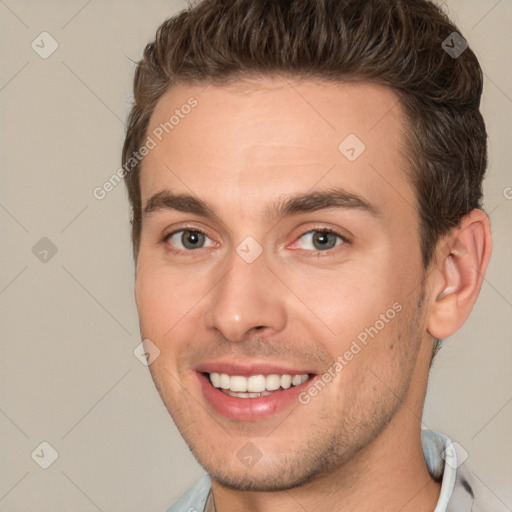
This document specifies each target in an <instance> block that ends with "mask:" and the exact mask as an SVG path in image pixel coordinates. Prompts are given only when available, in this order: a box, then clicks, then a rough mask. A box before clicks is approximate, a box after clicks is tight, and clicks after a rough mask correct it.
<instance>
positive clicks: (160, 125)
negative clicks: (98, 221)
mask: <svg viewBox="0 0 512 512" xmlns="http://www.w3.org/2000/svg"><path fill="white" fill-rule="evenodd" d="M403 131H404V117H403V113H402V109H401V107H400V104H399V100H398V98H397V96H396V95H395V94H394V93H393V92H392V91H391V90H390V89H388V88H385V87H381V86H377V85H372V84H366V83H326V82H321V81H300V82H299V81H291V80H287V79H284V78H283V79H271V78H262V79H259V80H257V81H253V82H251V83H242V82H239V83H235V84H234V85H227V86H213V85H193V86H191V85H185V84H183V85H177V86H175V87H173V88H171V89H170V90H169V91H168V92H167V93H166V94H165V95H164V96H162V98H161V99H160V100H159V102H158V103H157V106H156V108H155V110H154V112H153V115H152V117H151V120H150V124H149V127H148V131H147V135H148V136H149V137H150V138H151V139H152V140H153V141H154V143H155V145H154V148H153V149H151V150H150V151H149V153H148V154H147V156H146V157H145V158H144V160H143V163H142V170H141V192H142V204H143V206H144V204H145V203H146V202H147V201H148V199H149V198H150V197H151V196H152V195H154V194H156V193H158V192H160V191H162V190H170V191H172V192H173V193H175V194H192V195H197V196H199V197H201V198H203V199H205V200H206V201H207V202H208V203H209V204H213V205H217V206H218V208H219V209H226V213H228V212H227V210H228V209H231V210H233V209H237V214H239V215H242V216H243V215H251V212H252V214H253V213H254V212H255V211H256V210H259V209H260V208H261V209H263V208H264V207H265V204H264V203H265V201H266V199H269V200H271V199H273V198H274V196H275V197H277V196H278V195H280V194H283V193H284V194H286V193H290V194H292V193H303V192H305V191H310V190H314V189H315V187H319V188H337V187H343V188H344V189H345V190H347V191H349V192H354V193H357V194H360V195H363V196H365V197H367V198H368V199H369V200H370V201H371V202H373V203H376V204H386V203H388V204H389V206H390V208H391V209H392V210H394V212H395V214H397V213H402V214H403V215H407V214H409V215H410V214H411V212H407V209H410V208H411V205H412V204H414V203H415V199H414V196H415V194H414V191H413V189H412V186H411V183H410V179H409V178H408V175H407V170H406V169H407V164H406V159H405V157H404V154H405V152H406V147H405V144H404V136H403ZM397 202H401V203H405V204H401V205H399V206H400V207H401V208H403V211H401V210H400V208H398V209H397ZM393 203H394V205H395V206H394V208H393ZM232 213H233V211H231V214H232Z"/></svg>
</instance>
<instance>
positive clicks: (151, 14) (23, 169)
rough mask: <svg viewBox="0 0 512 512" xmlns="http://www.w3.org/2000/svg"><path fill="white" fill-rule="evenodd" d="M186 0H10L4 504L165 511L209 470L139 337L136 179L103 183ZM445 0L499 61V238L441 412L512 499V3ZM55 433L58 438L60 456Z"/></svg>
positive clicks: (493, 112)
mask: <svg viewBox="0 0 512 512" xmlns="http://www.w3.org/2000/svg"><path fill="white" fill-rule="evenodd" d="M183 6H184V2H172V1H150V2H142V1H138V2H134V1H124V2H113V1H112V2H107V1H99V0H92V1H91V0H89V1H85V0H84V1H76V2H75V1H66V2H63V1H61V2H59V1H49V0H44V1H38V2H36V1H24V0H18V1H14V0H0V20H1V26H0V38H1V40H0V44H1V48H2V66H1V71H0V73H1V74H0V107H1V112H2V117H1V126H0V143H1V148H2V150H1V151H2V152H1V160H0V163H1V169H2V186H1V189H0V221H1V227H2V233H3V234H2V239H3V243H2V249H3V250H2V261H3V264H2V267H1V273H0V303H1V316H2V318H1V325H2V353H1V363H0V365H1V366H0V371H1V373H0V375H1V377H0V379H1V381H0V386H1V388H0V389H1V393H0V433H1V440H2V441H1V454H2V463H1V478H0V512H17V511H20V512H31V511H34V512H35V511H37V512H58V511H68V512H70V511H73V512H80V511H83V512H88V511H97V510H100V511H103V512H117V511H119V512H121V511H123V512H135V511H137V512H145V511H147V512H150V511H155V512H156V511H162V510H165V508H166V507H167V506H169V505H170V503H171V502H172V501H173V500H174V499H175V498H176V497H178V496H179V495H180V494H181V493H182V492H183V491H184V490H185V489H186V488H187V487H188V486H189V485H191V484H192V483H193V482H194V481H195V480H196V479H197V478H198V477H199V476H200V475H201V474H203V471H202V469H201V468H200V466H199V465H198V464H197V463H196V462H195V461H194V459H193V458H192V456H191V455H190V453H189V452H188V449H187V447H186V445H185V444H184V442H183V441H182V440H181V438H180V436H179V434H178V432H177V430H176V428H175V427H174V425H173V423H172V421H171V418H170V416H169V415H168V413H167V411H166V410H165V408H164V406H163V405H162V403H161V402H160V398H159V397H158V394H157V392H156V390H155V388H154V386H153V383H152V381H151V379H150V376H149V372H148V370H147V368H146V367H145V366H144V365H143V364H141V362H140V361H139V360H138V359H137V358H136V357H135V356H134V354H133V350H134V349H135V347H136V346H137V345H138V344H139V342H140V339H139V334H138V323H137V314H136V310H135V307H134V301H133V263H132V260H131V248H130V241H129V229H128V203H127V199H126V194H125V191H124V185H122V184H121V185H119V186H117V187H116V188H115V189H114V190H112V191H111V192H110V193H109V194H107V196H106V197H105V198H104V199H103V200H97V199H95V198H94V196H93V190H94V189H95V188H96V187H98V186H101V185H102V184H103V183H104V182H105V181H106V180H107V179H108V178H109V177H110V176H111V175H112V174H113V173H115V171H116V170H117V169H118V168H119V165H120V151H121V145H122V141H123V133H124V126H123V122H124V120H125V118H126V115H127V112H128V108H129V104H130V97H131V86H132V76H133V69H134V66H133V62H132V61H136V60H138V59H139V58H140V56H141V54H142V50H143V47H144V45H145V43H146V42H147V41H148V40H149V39H151V38H152V37H153V35H154V32H155V30H156V28H157V26H158V25H159V24H160V22H162V21H163V20H164V18H166V17H167V16H170V15H172V14H173V13H175V12H176V11H177V10H178V9H180V8H182V7H183ZM445 8H446V9H448V11H449V13H450V14H451V15H452V17H453V18H454V19H455V20H456V22H457V23H458V24H459V27H460V29H461V31H462V33H463V35H464V36H465V37H466V38H467V39H468V40H469V42H470V45H471V46H472V48H473V49H474V50H475V52H476V53H477V55H478V56H479V58H480V59H481V63H482V66H483V68H484V71H485V94H484V99H483V111H484V115H485V118H486V122H487V127H488V132H489V136H490V139H489V149H490V165H489V171H488V177H487V180H486V184H485V193H486V203H485V205H486V209H487V211H488V213H489V214H490V216H491V220H492V225H493V233H494V240H495V249H494V255H493V259H492V263H491V266H490V269H489V271H488V274H487V278H486V281H485V283H484V285H483V290H482V293H481V296H480V299H479V301H478V303H477V306H476V308H475V310H474V312H473V315H472V317H471V319H470V320H469V322H468V323H467V324H466V325H465V327H464V328H463V329H462V330H461V331H460V332H459V333H458V334H457V335H456V336H454V337H453V338H452V339H450V340H447V341H446V342H445V346H444V348H443V350H442V351H441V353H440V354H439V355H438V358H437V360H436V362H435V367H434V369H433V371H432V375H431V382H430V387H429V392H428V397H427V404H426V411H425V416H424V423H425V426H427V427H430V428H433V429H437V430H440V431H442V432H444V433H446V434H448V435H449V436H450V437H451V438H452V440H454V441H456V442H457V443H459V444H460V446H461V447H462V448H463V449H464V450H466V451H467V453H468V459H467V461H466V462H465V464H468V465H470V466H471V468H472V470H473V472H474V475H475V478H476V479H478V480H479V481H481V483H482V484H483V485H484V486H485V488H487V489H488V491H489V494H490V496H491V499H492V500H494V501H495V502H501V505H502V506H503V505H505V506H507V507H508V508H509V509H512V484H511V482H512V462H511V461H512V457H511V455H512V440H511V435H510V433H511V427H512V372H511V362H512V344H511V343H510V342H511V338H512V337H511V334H512V325H511V318H512V294H511V289H512V286H511V284H512V271H511V266H510V262H511V261H512V243H511V237H510V235H511V233H512V188H511V187H512V175H511V172H510V162H511V156H512V152H511V144H510V133H511V123H512V83H511V82H512V80H511V78H512V75H511V72H510V68H511V63H512V44H511V42H512V39H511V35H510V27H511V26H512V2H511V1H510V0H501V1H497V0H470V1H468V0H451V1H449V2H448V3H447V6H445ZM42 32H48V33H49V34H50V35H51V37H52V38H53V39H54V40H55V41H56V42H57V43H58V49H57V50H56V51H55V52H54V53H53V54H52V55H51V56H49V57H48V58H46V59H43V58H42V57H40V55H39V54H38V53H36V51H34V49H33V48H32V47H31V43H32V41H34V40H35V44H39V47H37V46H36V48H38V50H39V52H40V53H41V52H43V51H48V50H49V49H51V44H52V42H51V40H50V39H49V38H48V36H39V35H40V34H41V33H42ZM43 37H44V38H45V39H44V41H45V42H44V43H41V42H40V41H41V38H43ZM38 41H39V43H38ZM42 47H44V48H42ZM43 237H47V238H48V239H49V240H50V241H51V244H53V245H51V244H50V243H49V242H48V241H47V240H43V241H42V242H40V239H41V238H43ZM37 243H39V245H36V244H37ZM35 245H36V249H34V250H33V247H34V246H35ZM55 249H56V250H57V252H56V253H55V254H53V253H52V250H53V252H54V251H55ZM44 251H47V252H46V253H45V252H44ZM34 253H35V254H34ZM41 258H42V259H43V261H41ZM44 258H46V261H44ZM43 441H45V442H47V443H49V444H50V445H51V447H53V449H54V450H55V451H56V452H57V453H58V458H57V459H56V460H55V462H54V463H53V464H52V465H51V466H50V467H49V468H48V469H42V468H41V467H40V466H39V465H38V464H37V463H36V460H39V462H41V461H42V459H43V458H46V459H45V460H46V461H48V460H49V459H48V457H49V456H50V455H51V449H49V448H48V447H45V446H44V445H43V448H40V447H39V445H40V443H41V442H43ZM38 447H39V448H38ZM41 449H43V452H41ZM34 450H35V452H34ZM32 453H34V455H33V457H31V454H32ZM42 453H44V456H43V455H41V454H42ZM38 454H39V459H38ZM311 512H312V511H311Z"/></svg>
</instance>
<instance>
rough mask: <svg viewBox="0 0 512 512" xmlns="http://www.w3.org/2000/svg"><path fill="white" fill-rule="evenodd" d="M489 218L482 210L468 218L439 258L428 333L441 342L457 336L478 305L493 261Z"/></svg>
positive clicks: (443, 248)
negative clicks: (454, 334)
mask: <svg viewBox="0 0 512 512" xmlns="http://www.w3.org/2000/svg"><path fill="white" fill-rule="evenodd" d="M491 251H492V239H491V230H490V224H489V218H488V217H487V215H486V214H485V212H483V211H482V210H473V211H472V212H470V213H469V214H468V215H466V216H465V217H464V218H463V219H462V221H461V224H460V226H459V227H458V228H456V229H455V230H453V231H452V233H451V234H450V235H449V236H448V237H446V238H445V242H444V243H443V244H442V247H441V248H440V249H439V253H438V254H437V270H438V272H437V273H436V275H435V276H434V277H433V289H432V297H435V299H434V300H433V302H432V304H431V308H430V311H429V316H428V323H427V330H428V332H429V333H430V334H431V335H432V336H434V337H435V338H438V339H444V338H447V337H448V336H451V335H452V334H453V333H455V332H456V331H457V330H458V329H459V328H460V327H461V326H462V325H463V324H464V322H465V321H466V319H467V318H468V316H469V314H470V313H471V310H472V309H473V305H474V304H475V302H476V299H477V297H478V294H479V292H480V288H481V286H482V282H483V279H484V275H485V271H486V270H487V265H488V263H489V259H490V257H491Z"/></svg>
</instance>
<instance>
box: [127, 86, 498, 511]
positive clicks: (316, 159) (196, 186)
mask: <svg viewBox="0 0 512 512" xmlns="http://www.w3.org/2000/svg"><path fill="white" fill-rule="evenodd" d="M191 96H193V97H195V98H196V99H197V101H198V105H197V107H196V108H195V109H193V110H192V112H191V113H190V114H189V115H187V116H186V117H185V118H184V119H181V120H180V123H179V124H178V125H177V126H175V127H174V129H173V130H172V131H171V132H170V133H169V134H168V135H167V136H166V137H164V138H163V140H162V141H161V142H159V144H158V145H157V146H156V147H155V148H154V149H152V150H151V151H150V152H149V154H148V155H147V156H146V157H145V159H144V161H143V163H142V169H141V193H142V204H143V208H145V207H146V205H147V204H148V201H150V198H152V197H153V196H155V195H156V194H158V193H161V192H163V191H167V192H169V193H172V194H188V195H192V196H194V197H196V198H199V199H201V200H202V201H204V202H205V203H207V204H208V205H209V206H210V208H211V209H212V210H213V212H214V216H212V217H205V216H204V215H201V214H198V213H193V212H188V211H178V210H175V209H172V208H153V209H152V211H147V212H146V211H145V212H144V214H143V221H142V235H141V241H140V251H139V254H138V259H137V274H136V275H137V277H136V287H135V295H136V302H137V307H138V312H139V317H140V325H141V333H142V336H143V338H144V339H150V340H151V341H152V342H153V343H154V344H155V345H156V346H157V347H158V348H159V350H160V355H159V357H158V358H157V359H156V360H155V361H154V362H153V363H152V364H151V366H150V370H151V374H152V377H153V379H154V382H155V385H156V387H157V389H158V391H159V393H160V395H161V398H162V400H163V402H164V404H165V405H166V407H167V409H168V410H169V412H170V413H171V415H172V417H173V419H174V421H175V423H176V425H177V427H178V428H179V430H180V432H181V434H182V435H183V437H184V439H185V440H186V442H187V443H188V445H189V447H190V448H191V450H192V452H193V453H194V455H195V456H196V458H197V459H198V461H199V462H200V463H201V464H202V465H203V467H204V468H205V469H206V470H207V471H208V473H209V474H210V476H211V477H212V483H213V495H214V499H215V505H216V509H217V510H218V511H221V512H224V511H228V510H247V511H262V512H263V511H270V510H273V511H275V510H287V511H288V510H289V511H292V510H293V511H295V510H304V509H305V510H309V511H313V510H319V509H326V508H328V509H330V510H339V511H344V510H366V511H372V510H379V511H387V510H389V511H391V510H393V511H396V510H401V511H409V510H411V511H412V510H415V511H423V510H424V511H427V510H433V509H434V508H435V504H436V502H437V499H438V496H439V491H440V486H439V483H436V482H434V481H433V480H432V479H431V478H430V476H429V474H428V470H427V467H426V464H425V461H424V459H423V454H422V449H421V438H420V428H421V414H422V409H423V403H424V398H425V392H426V386H427V376H428V369H429V364H430V359H431V353H432V347H433V340H434V336H437V337H445V336H448V335H450V334H452V333H453V332H454V331H455V330H457V329H458V327H460V325H462V323H463V322H464V320H465V319H466V318H467V316H468V315H469V312H470V310H471V308H472V306H473V303H474V300H475V299H476V296H477V294H478V290H479V288H480V285H481V278H482V276H483V273H484V272H485V267H486V265H487V261H488V259H489V256H490V235H489V226H488V221H487V218H486V216H485V214H483V212H480V211H479V210H475V211H473V212H472V213H471V214H470V215H468V216H467V217H466V218H465V219H464V221H463V222H462V223H461V225H460V226H459V227H458V228H457V230H454V231H453V232H452V233H450V234H449V235H448V236H447V237H446V238H444V239H443V240H442V241H441V242H440V244H439V246H438V248H437V250H436V258H435V262H434V263H433V265H432V266H431V268H429V269H426V270H425V269H424V268H423V266H422V260H421V251H420V238H419V227H418V213H417V206H416V198H415V191H414V189H413V187H412V185H411V182H410V179H409V177H408V168H407V161H406V158H405V154H406V152H407V146H406V143H405V139H404V136H403V132H404V126H405V125H404V117H403V113H402V110H401V108H400V105H399V104H397V97H396V96H395V95H394V93H393V92H392V91H391V90H389V89H387V88H384V87H381V86H376V85H371V84H361V83H351V84H332V83H331V84H328V83H324V82H319V81H293V82H292V81H291V80H289V79H283V78H279V79H277V78H273V79H272V78H259V79H257V80H256V81H254V82H251V83H235V84H234V85H229V86H227V85H224V86H211V85H210V86H205V85H202V86H199V85H194V86H189V85H187V86H185V85H176V86H174V87H173V88H172V89H170V90H169V91H168V92H167V93H166V94H165V95H164V96H163V97H162V98H161V99H160V100H159V102H158V104H157V106H156V108H155V111H154V113H153V116H152V118H151V121H150V126H149V128H148V134H151V132H152V130H154V129H155V128H156V127H158V125H159V124H160V123H164V122H165V121H167V120H168V119H169V116H170V115H171V114H172V113H173V112H174V110H175V109H176V108H180V106H181V105H183V104H185V103H186V102H187V100H188V99H189V98H190V97H191ZM351 133H353V134H356V135H357V137H358V138H359V139H360V140H362V141H363V142H364V144H365V146H366V149H365V151H364V152H363V153H362V154H361V155H360V156H359V157H358V158H357V159H356V160H355V161H352V162H351V161H349V160H348V159H347V158H346V157H345V156H344V155H343V154H342V153H341V152H340V151H339V150H338V145H339V144H340V142H342V141H343V140H344V139H345V138H346V137H347V135H349V134H351ZM333 189H337V190H339V189H343V190H345V191H347V192H349V193H351V194H354V195H357V196H359V197H360V198H362V199H363V200H364V201H365V202H367V203H369V204H371V205H372V207H373V209H374V210H375V211H374V212H372V211H367V210H365V209H362V208H324V209H319V210H315V211H311V212H299V213H295V214H288V215H285V216H280V217H272V216H269V215H268V210H269V208H270V207H271V205H273V204H276V203H278V202H279V201H281V202H282V201H283V200H284V199H286V198H289V197H290V196H292V195H295V194H304V193H310V192H324V191H327V190H333ZM375 212H376V213H375ZM185 228H187V229H192V230H194V229H195V230H200V231H204V232H205V233H206V235H207V238H206V239H205V240H206V242H205V245H204V246H203V247H201V246H200V245H199V248H193V249H191V248H189V249H187V248H185V246H183V245H180V244H182V243H183V239H182V238H181V233H179V234H178V235H174V236H173V237H172V239H170V238H169V237H168V235H169V234H171V233H176V232H178V231H179V230H180V229H181V230H183V229H185ZM325 229H331V230H334V231H336V232H338V233H339V234H340V235H342V237H344V239H343V238H338V237H334V240H336V244H337V245H336V246H335V247H333V248H330V249H324V250H319V249H318V245H317V246H315V244H313V243H312V240H311V237H310V236H309V237H308V236H307V235H306V236H304V235H305V234H306V233H309V232H311V231H312V230H325ZM248 236H251V237H253V238H254V239H255V240H256V241H257V242H258V243H259V245H260V246H261V248H262V253H261V255H260V256H259V257H258V258H257V259H256V260H255V261H254V262H252V263H247V262H246V261H244V259H242V258H241V257H240V256H239V255H238V254H237V252H236V249H237V246H239V244H240V243H241V242H242V241H243V240H244V239H245V238H246V237H248ZM166 237H167V238H166ZM330 240H331V241H332V240H333V239H332V238H331V239H330ZM471 269H473V270H471ZM444 290H448V292H449V293H447V294H445V295H444V296H443V294H442V293H443V291H444ZM396 303H398V304H399V305H400V306H401V311H400V312H399V313H397V314H396V316H395V317H394V318H393V319H392V320H390V321H389V322H388V323H386V324H385V327H384V328H382V329H381V330H380V331H379V333H378V335H377V336H375V338H374V339H371V340H370V341H369V342H368V344H367V345H366V346H365V347H364V348H363V349H362V350H361V351H360V352H359V353H358V354H357V355H356V356H354V358H353V359H352V360H351V361H350V362H349V363H348V364H346V366H344V367H343V369H342V370H341V371H339V372H338V373H336V376H335V377H334V379H333V380H332V382H330V383H329V384H328V385H327V386H325V388H324V389H323V390H322V391H321V392H320V393H318V395H317V396H315V397H313V398H312V399H311V401H310V402H309V403H308V404H307V405H302V404H300V403H297V404H295V405H294V406H293V407H290V408H287V409H286V410H285V411H284V412H283V413H278V414H276V415H274V416H272V417H270V418H267V419H265V420H260V421H238V420H234V419H232V418H226V417H224V416H222V415H220V414H219V413H217V412H216V411H215V410H214V409H213V408H212V407H211V406H210V404H209V403H208V402H207V401H206V400H205V398H204V397H203V395H202V392H201V389H200V387H199V386H198V383H197V379H196V377H195V372H194V368H195V367H197V365H198V364H200V363H203V362H206V361H215V360H219V359H222V360H226V359H230V360H234V361H238V362H244V363H250V362H258V363H273V364H282V365H285V366H288V367H290V366H291V367H297V368H308V369H309V370H310V371H311V372H314V373H316V374H322V373H323V372H325V371H327V370H328V368H329V367H330V366H331V365H332V363H333V361H334V360H336V358H337V357H338V356H340V355H343V354H344V353H345V352H346V351H347V350H349V348H350V346H351V343H352V341H353V340H354V339H356V337H357V335H358V334H359V333H361V331H363V330H364V329H365V328H368V327H370V326H373V325H375V323H376V321H377V320H379V318H381V317H380V315H381V314H384V313H385V312H386V311H387V310H388V309H390V308H392V305H393V304H396ZM249 441H250V442H251V443H252V444H253V445H254V446H256V447H257V449H258V451H259V452H260V453H261V455H262V456H261V459H260V460H259V461H258V462H257V464H255V465H254V466H252V467H246V466H245V465H244V464H242V463H241V461H240V460H239V457H238V456H237V453H238V451H239V450H240V449H242V448H243V447H244V446H245V445H246V443H247V442H249ZM270 491H272V492H270Z"/></svg>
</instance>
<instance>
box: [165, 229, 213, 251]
mask: <svg viewBox="0 0 512 512" xmlns="http://www.w3.org/2000/svg"><path fill="white" fill-rule="evenodd" d="M165 240H166V241H168V242H170V243H171V244H172V245H174V246H175V247H176V248H177V249H179V250H193V249H202V248H204V247H212V246H213V240H211V238H209V237H208V235H206V234H205V233H203V232H202V231H199V230H197V229H180V230H179V231H174V232H173V233H169V234H168V235H167V236H166V237H165Z"/></svg>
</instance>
